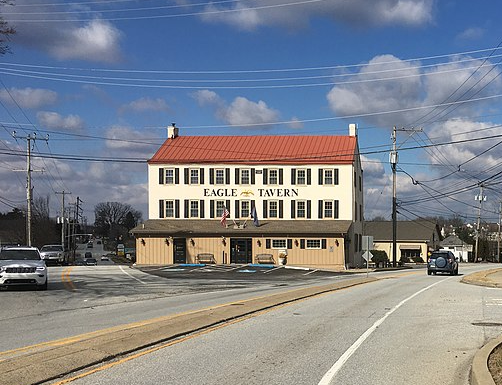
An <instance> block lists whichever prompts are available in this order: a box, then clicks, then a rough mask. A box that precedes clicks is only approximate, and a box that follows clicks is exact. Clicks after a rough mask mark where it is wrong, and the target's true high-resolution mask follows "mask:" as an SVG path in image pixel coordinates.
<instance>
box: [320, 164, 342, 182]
mask: <svg viewBox="0 0 502 385" xmlns="http://www.w3.org/2000/svg"><path fill="white" fill-rule="evenodd" d="M319 184H325V185H338V169H337V168H325V169H322V170H319Z"/></svg>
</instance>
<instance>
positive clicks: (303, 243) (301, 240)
mask: <svg viewBox="0 0 502 385" xmlns="http://www.w3.org/2000/svg"><path fill="white" fill-rule="evenodd" d="M304 248H305V239H300V249H304Z"/></svg>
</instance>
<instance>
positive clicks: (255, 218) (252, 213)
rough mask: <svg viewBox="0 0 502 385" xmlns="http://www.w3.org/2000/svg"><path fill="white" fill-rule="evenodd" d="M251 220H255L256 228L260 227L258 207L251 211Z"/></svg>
mask: <svg viewBox="0 0 502 385" xmlns="http://www.w3.org/2000/svg"><path fill="white" fill-rule="evenodd" d="M251 218H253V223H254V225H255V226H256V227H259V226H260V222H258V213H257V212H256V206H255V207H253V209H252V210H251Z"/></svg>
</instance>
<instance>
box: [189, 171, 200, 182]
mask: <svg viewBox="0 0 502 385" xmlns="http://www.w3.org/2000/svg"><path fill="white" fill-rule="evenodd" d="M190 184H199V169H198V168H191V169H190Z"/></svg>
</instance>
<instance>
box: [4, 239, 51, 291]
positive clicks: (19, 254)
mask: <svg viewBox="0 0 502 385" xmlns="http://www.w3.org/2000/svg"><path fill="white" fill-rule="evenodd" d="M27 285H30V286H36V287H37V289H39V290H47V267H46V266H45V262H44V260H43V259H42V257H41V256H40V252H39V251H38V249H37V248H36V247H25V246H16V247H7V248H4V249H2V250H1V251H0V287H8V286H27Z"/></svg>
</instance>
